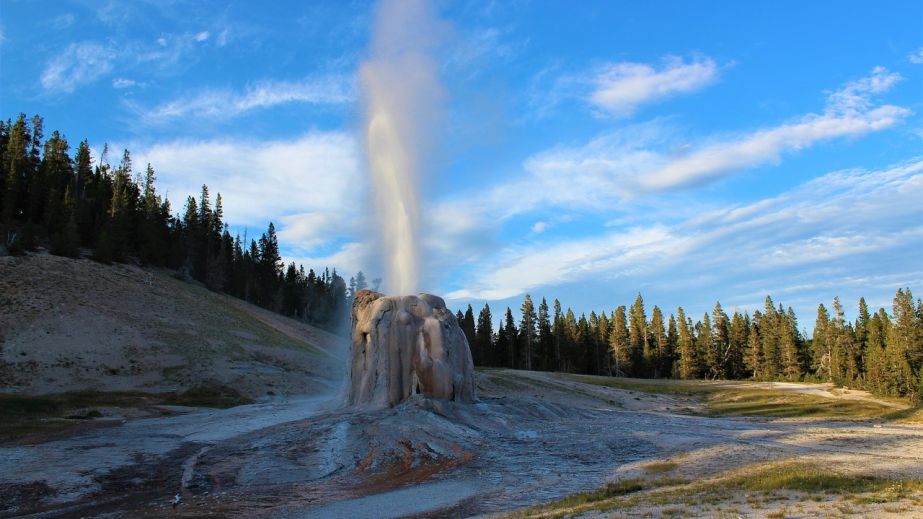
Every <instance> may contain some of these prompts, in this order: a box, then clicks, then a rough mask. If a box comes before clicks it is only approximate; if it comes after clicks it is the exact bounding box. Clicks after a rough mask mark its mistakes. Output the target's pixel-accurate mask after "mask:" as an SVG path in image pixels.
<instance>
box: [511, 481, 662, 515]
mask: <svg viewBox="0 0 923 519" xmlns="http://www.w3.org/2000/svg"><path fill="white" fill-rule="evenodd" d="M644 488H645V486H644V481H643V480H640V479H626V480H622V481H616V482H613V483H607V484H606V485H605V486H603V487H602V488H598V489H596V490H590V491H587V492H579V493H576V494H571V495H569V496H567V497H565V498H563V499H559V500H557V501H554V502H551V503H548V504H546V505H541V506H535V507H531V508H527V509H525V510H521V511H519V512H515V513H513V514H511V515H508V516H506V517H516V518H522V517H562V516H564V515H566V514H567V513H570V512H571V511H574V510H575V509H577V510H580V511H583V510H587V509H591V508H593V505H594V504H596V503H600V502H604V501H607V500H609V499H612V498H614V497H620V496H626V495H629V494H633V493H636V492H640V491H642V490H644Z"/></svg>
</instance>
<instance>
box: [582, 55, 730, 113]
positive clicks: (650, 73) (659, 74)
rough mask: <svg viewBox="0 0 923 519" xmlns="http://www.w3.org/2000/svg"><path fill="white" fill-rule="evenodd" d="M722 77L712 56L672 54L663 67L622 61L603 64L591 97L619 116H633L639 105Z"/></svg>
mask: <svg viewBox="0 0 923 519" xmlns="http://www.w3.org/2000/svg"><path fill="white" fill-rule="evenodd" d="M717 79H718V65H717V64H716V63H715V61H714V60H712V59H710V58H696V59H693V60H691V61H689V62H686V61H684V60H683V59H682V58H679V57H675V56H669V57H667V58H665V59H664V63H663V65H662V66H661V67H660V68H656V67H654V66H652V65H649V64H647V63H632V62H619V63H611V64H607V65H604V66H602V67H600V69H599V70H598V71H597V73H596V77H595V78H594V80H593V83H594V87H595V88H594V90H593V92H592V93H591V94H590V95H589V101H590V102H591V103H592V104H593V105H594V106H596V107H597V108H600V109H602V110H604V111H606V112H607V113H609V114H611V115H615V116H620V117H624V116H630V115H632V114H634V113H635V112H636V111H637V110H638V108H639V107H641V106H642V105H645V104H649V103H653V102H656V101H660V100H662V99H665V98H668V97H671V96H674V95H677V94H686V93H690V92H694V91H696V90H699V89H701V88H703V87H705V86H708V85H710V84H712V83H714V82H715V81H716V80H717Z"/></svg>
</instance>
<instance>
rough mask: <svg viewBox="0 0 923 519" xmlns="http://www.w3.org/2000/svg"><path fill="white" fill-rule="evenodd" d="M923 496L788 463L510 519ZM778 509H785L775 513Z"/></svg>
mask: <svg viewBox="0 0 923 519" xmlns="http://www.w3.org/2000/svg"><path fill="white" fill-rule="evenodd" d="M921 496H923V481H921V480H895V479H888V478H883V477H879V476H874V475H868V474H846V473H840V472H836V471H834V470H832V469H831V468H830V467H827V466H821V465H820V464H816V463H807V462H796V461H785V462H774V463H757V464H754V465H750V466H748V467H745V468H743V469H738V470H731V471H728V472H725V473H723V474H720V475H718V476H716V477H713V478H709V479H705V480H700V481H694V482H689V481H683V480H677V479H654V480H644V479H635V480H627V481H623V482H617V483H610V484H609V485H607V486H606V487H603V488H601V489H599V490H596V491H592V492H583V493H580V494H574V495H573V496H569V497H567V498H564V499H561V500H559V501H555V502H553V503H549V504H547V505H544V506H540V507H533V508H529V509H526V510H522V511H520V512H517V513H515V514H512V515H510V516H509V517H530V518H534V517H542V518H546V517H549V518H553V517H563V516H570V515H578V514H581V513H585V512H611V511H613V510H618V511H619V512H621V513H624V514H626V515H627V516H632V517H634V516H640V515H643V514H651V513H653V515H657V513H655V512H654V511H656V510H659V511H662V512H666V511H667V510H669V511H670V512H669V513H668V515H671V516H672V515H673V514H674V512H676V511H678V510H685V511H686V512H691V513H692V514H693V515H697V516H698V515H702V514H703V513H705V515H710V516H711V515H715V514H719V513H736V512H737V511H739V510H738V507H740V506H742V505H743V504H744V503H746V505H747V506H749V507H750V508H752V509H763V508H765V507H767V506H768V507H770V510H767V512H766V514H767V515H766V516H767V517H786V516H787V515H788V513H789V512H790V509H789V507H791V506H794V507H795V508H796V509H797V508H799V507H804V505H805V504H806V503H816V502H818V501H823V500H830V499H833V500H834V501H833V502H834V503H835V506H837V507H838V508H839V509H841V511H843V510H847V509H848V510H851V511H852V512H843V513H855V512H857V511H859V512H862V510H868V509H869V508H868V507H870V506H880V505H882V504H892V505H891V506H893V503H895V502H900V501H902V500H912V502H916V500H918V499H919V498H920V497H921ZM776 507H780V508H778V509H775V510H773V508H776ZM658 513H659V512H658ZM862 513H865V512H862Z"/></svg>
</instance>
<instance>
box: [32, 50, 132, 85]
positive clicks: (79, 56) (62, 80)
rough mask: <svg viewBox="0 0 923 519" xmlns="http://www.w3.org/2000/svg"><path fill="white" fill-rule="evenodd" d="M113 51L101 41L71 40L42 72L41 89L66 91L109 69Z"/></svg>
mask: <svg viewBox="0 0 923 519" xmlns="http://www.w3.org/2000/svg"><path fill="white" fill-rule="evenodd" d="M115 58H116V52H115V51H114V50H112V49H111V48H109V47H108V46H105V45H102V44H100V43H96V42H91V41H86V42H81V43H72V44H70V45H68V47H67V48H66V49H64V51H63V52H62V53H60V54H59V55H57V56H55V57H54V58H52V59H51V60H50V61H49V62H48V63H47V64H46V65H45V69H44V71H43V72H42V76H41V83H42V88H44V89H45V91H46V92H49V93H69V92H73V91H74V89H75V88H77V87H78V86H80V85H83V84H88V83H92V82H94V81H96V80H97V79H99V78H100V77H102V76H105V75H106V74H108V73H109V72H111V71H112V67H113V61H114V60H115Z"/></svg>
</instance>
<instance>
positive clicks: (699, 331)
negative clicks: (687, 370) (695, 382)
mask: <svg viewBox="0 0 923 519" xmlns="http://www.w3.org/2000/svg"><path fill="white" fill-rule="evenodd" d="M695 330H696V336H695V349H696V353H697V355H698V357H699V358H700V359H704V360H705V365H704V366H702V367H703V368H704V370H703V371H700V372H699V376H702V377H705V378H709V377H710V378H712V379H715V378H717V377H718V372H717V371H716V370H715V369H714V367H715V366H717V365H718V363H717V359H716V358H715V357H716V356H715V353H714V352H715V336H714V331H713V330H712V326H711V318H710V317H709V316H708V313H707V312H706V313H705V314H704V315H703V316H702V320H701V321H699V322H698V323H696V325H695Z"/></svg>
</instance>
